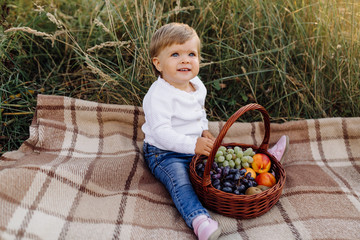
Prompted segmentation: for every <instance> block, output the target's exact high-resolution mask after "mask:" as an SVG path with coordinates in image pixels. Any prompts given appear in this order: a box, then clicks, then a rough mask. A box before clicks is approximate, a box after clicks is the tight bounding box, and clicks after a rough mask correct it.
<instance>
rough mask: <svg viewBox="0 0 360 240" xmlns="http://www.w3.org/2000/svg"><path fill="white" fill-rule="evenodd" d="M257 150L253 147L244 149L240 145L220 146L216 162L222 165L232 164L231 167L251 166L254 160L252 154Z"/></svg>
mask: <svg viewBox="0 0 360 240" xmlns="http://www.w3.org/2000/svg"><path fill="white" fill-rule="evenodd" d="M254 155H255V152H254V150H253V149H252V148H247V149H246V150H245V151H243V150H242V149H241V148H240V147H239V146H235V147H234V148H232V147H228V148H227V147H225V146H220V147H219V148H218V150H217V152H216V154H215V158H214V162H216V163H218V164H219V165H220V166H224V167H225V166H230V167H231V168H236V169H241V168H248V167H251V163H252V162H253V161H254V160H253V158H252V156H254Z"/></svg>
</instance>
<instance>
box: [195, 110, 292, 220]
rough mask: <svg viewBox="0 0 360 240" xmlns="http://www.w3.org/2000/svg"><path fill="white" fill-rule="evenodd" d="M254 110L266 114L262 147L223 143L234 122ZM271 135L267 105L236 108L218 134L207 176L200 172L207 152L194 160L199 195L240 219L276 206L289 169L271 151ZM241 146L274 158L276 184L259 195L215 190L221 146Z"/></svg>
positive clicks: (209, 204)
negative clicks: (213, 174)
mask: <svg viewBox="0 0 360 240" xmlns="http://www.w3.org/2000/svg"><path fill="white" fill-rule="evenodd" d="M250 110H258V111H260V112H261V113H262V115H263V121H264V125H265V135H264V139H263V142H262V143H261V145H260V147H257V146H254V145H247V144H239V143H227V144H221V142H222V140H223V138H224V136H225V134H226V132H227V131H228V129H229V128H230V127H231V126H232V124H233V123H234V122H235V121H236V120H237V119H238V118H239V117H240V116H241V115H243V114H244V113H245V112H247V111H250ZM269 138H270V118H269V115H268V113H267V111H266V110H265V108H264V107H262V106H261V105H258V104H248V105H246V106H244V107H242V108H240V109H239V110H238V111H236V112H235V113H234V114H233V115H232V116H231V117H230V118H229V120H228V121H227V122H226V123H225V125H224V127H223V128H222V129H221V131H220V133H219V135H218V137H217V138H216V140H215V143H214V147H213V149H212V151H211V153H210V156H209V157H208V160H207V162H206V165H205V171H204V176H203V178H200V177H199V176H198V175H197V173H196V170H195V169H196V165H197V164H198V163H200V162H202V161H203V160H205V159H206V158H207V157H206V156H204V155H195V156H194V157H193V159H192V161H191V163H190V179H191V182H192V184H193V186H194V189H195V192H196V193H197V195H198V196H199V199H200V201H201V202H202V203H203V205H204V206H205V207H206V208H208V209H211V210H213V211H215V212H217V213H219V214H222V215H225V216H228V217H233V218H238V219H248V218H254V217H258V216H260V215H262V214H264V213H266V212H267V211H269V210H270V209H271V207H272V206H274V204H275V203H276V202H277V201H278V200H279V198H280V195H281V192H282V189H283V186H284V184H285V179H286V175H285V171H284V169H283V167H282V166H281V164H280V163H279V161H277V160H276V159H275V157H274V156H273V155H271V154H270V153H268V151H267V149H268V143H269ZM220 144H221V145H223V146H231V147H235V146H239V147H241V148H243V149H245V148H248V147H251V148H253V149H254V151H255V152H257V153H264V154H266V155H267V156H269V158H270V160H271V170H272V171H274V172H275V178H276V180H277V182H276V184H275V186H273V187H272V188H270V189H268V190H266V191H263V192H261V193H259V194H255V195H236V194H233V193H226V192H223V191H221V190H218V189H215V188H214V187H213V186H212V185H211V179H210V170H211V166H212V164H213V162H214V157H215V154H216V152H217V149H218V148H219V146H220Z"/></svg>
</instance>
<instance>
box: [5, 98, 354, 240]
mask: <svg viewBox="0 0 360 240" xmlns="http://www.w3.org/2000/svg"><path fill="white" fill-rule="evenodd" d="M143 122H144V114H143V111H142V109H141V108H140V107H135V106H119V105H111V104H99V103H95V102H89V101H84V100H77V99H73V98H67V97H60V96H46V95H39V96H38V102H37V110H36V114H35V116H34V119H33V123H32V125H31V126H30V137H29V139H28V140H27V141H25V142H24V143H23V145H22V146H21V147H20V149H19V150H18V151H15V152H8V153H6V154H4V155H3V156H2V157H1V161H0V207H1V209H0V239H36V240H37V239H46V240H49V239H84V240H89V239H136V240H137V239H156V240H157V239H166V240H167V239H196V238H195V236H194V234H193V233H192V231H191V230H190V229H188V227H187V226H186V225H185V223H184V221H183V219H182V218H181V216H180V214H179V213H178V212H177V210H176V209H175V207H174V204H173V203H172V201H171V199H170V197H169V195H168V193H167V192H166V191H165V188H164V187H163V186H162V185H161V184H160V183H159V182H158V181H157V180H156V179H155V178H154V177H153V176H152V175H151V173H150V171H149V170H148V168H147V166H146V165H145V163H144V160H143V156H142V143H143V137H144V135H143V133H142V131H141V125H142V124H143ZM223 124H224V123H223V122H210V131H211V132H212V133H213V134H214V135H217V134H218V133H219V131H220V129H221V127H222V126H223ZM262 134H263V125H262V123H261V122H255V123H235V124H234V125H233V126H232V127H231V128H230V130H229V131H228V133H227V135H226V137H225V138H224V142H239V143H248V144H254V145H258V144H260V143H261V141H262V137H263V135H262ZM282 134H287V135H289V137H290V144H291V145H290V149H289V152H288V154H287V158H286V159H285V160H284V162H283V166H284V168H285V170H286V174H287V179H286V183H285V186H284V189H283V194H282V195H281V197H280V200H279V202H278V203H277V204H275V206H274V207H273V208H272V209H271V210H270V211H269V212H267V213H265V214H264V215H262V216H260V217H257V218H255V219H250V220H236V219H232V218H228V217H224V216H222V215H219V214H216V213H214V212H211V214H212V216H213V217H214V218H215V219H216V220H217V221H219V223H220V224H221V226H222V229H223V232H222V235H221V237H220V239H261V240H264V239H277V240H279V239H284V240H285V239H286V240H289V239H360V118H328V119H318V120H301V121H292V122H286V123H283V124H271V136H270V146H271V145H272V144H273V143H274V142H276V141H277V140H278V138H279V137H280V136H281V135H282Z"/></svg>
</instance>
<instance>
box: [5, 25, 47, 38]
mask: <svg viewBox="0 0 360 240" xmlns="http://www.w3.org/2000/svg"><path fill="white" fill-rule="evenodd" d="M4 32H5V33H8V32H27V33H31V34H34V35H35V36H39V37H44V38H45V39H52V38H53V35H51V34H48V33H44V32H39V31H36V30H34V29H32V28H29V27H13V28H9V29H7V30H5V31H4Z"/></svg>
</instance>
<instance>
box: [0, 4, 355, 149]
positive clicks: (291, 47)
mask: <svg viewBox="0 0 360 240" xmlns="http://www.w3.org/2000/svg"><path fill="white" fill-rule="evenodd" d="M0 9H2V10H0V11H2V12H0V72H1V78H0V80H1V92H0V101H1V103H0V104H1V105H0V108H1V110H0V111H1V112H0V113H1V114H0V122H1V136H0V141H1V142H0V144H1V145H2V150H1V151H2V152H4V151H8V150H12V149H16V148H17V147H18V146H19V145H20V144H21V142H22V141H23V140H24V139H26V138H27V136H28V133H27V131H28V130H27V129H28V126H29V125H30V121H31V119H32V116H33V115H32V113H33V112H34V108H35V105H36V95H37V94H38V93H43V94H55V95H65V96H71V97H76V98H81V99H86V100H92V101H98V102H104V103H116V104H132V105H138V106H140V105H141V102H142V98H143V96H144V95H145V93H146V91H147V89H148V87H149V86H150V85H151V83H152V82H153V81H154V75H153V73H152V70H151V65H150V59H149V53H148V47H149V41H150V39H151V36H152V34H153V33H154V31H156V29H158V28H159V27H160V26H162V25H163V24H165V23H168V22H173V21H177V22H184V23H187V24H189V25H191V26H192V27H194V28H195V29H196V31H197V32H198V34H199V36H200V38H201V40H202V58H203V61H202V64H201V70H200V74H199V75H200V77H201V79H202V80H203V82H204V83H205V85H206V87H207V89H208V98H207V102H206V105H207V109H208V114H209V118H210V119H211V120H226V119H227V118H228V117H229V116H230V115H231V114H232V113H233V112H235V111H236V110H237V109H238V108H239V107H241V106H243V105H245V104H247V103H250V102H257V103H259V104H261V105H263V106H264V107H265V108H266V109H267V110H268V111H269V113H270V115H271V116H272V118H273V121H288V120H297V119H309V118H322V117H338V116H341V117H354V116H359V106H360V80H359V79H360V76H359V73H360V70H359V69H360V68H359V67H360V65H359V64H360V63H359V53H360V52H359V50H360V41H359V39H360V38H359V31H360V28H359V23H360V21H359V20H360V11H359V10H360V3H358V1H356V0H342V1H340V0H329V1H325V0H306V1H305V0H282V1H280V0H278V1H277V0H272V1H265V0H259V1H252V0H173V1H155V0H131V1H130V0H121V1H113V0H105V1H95V0H92V1H84V0H72V1H70V0H59V1H49V0H42V1H37V2H36V4H35V3H32V2H29V1H24V0H15V1H11V2H10V1H5V2H4V3H2V6H1V7H0ZM244 117H245V118H244V119H243V120H247V121H255V120H259V117H258V116H255V115H252V114H249V115H248V116H244Z"/></svg>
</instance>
